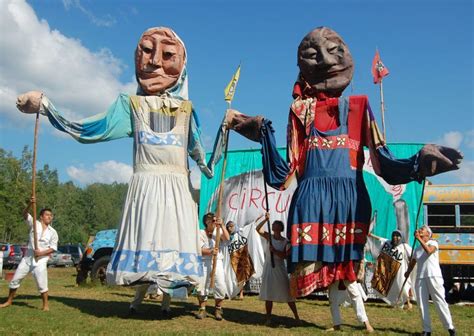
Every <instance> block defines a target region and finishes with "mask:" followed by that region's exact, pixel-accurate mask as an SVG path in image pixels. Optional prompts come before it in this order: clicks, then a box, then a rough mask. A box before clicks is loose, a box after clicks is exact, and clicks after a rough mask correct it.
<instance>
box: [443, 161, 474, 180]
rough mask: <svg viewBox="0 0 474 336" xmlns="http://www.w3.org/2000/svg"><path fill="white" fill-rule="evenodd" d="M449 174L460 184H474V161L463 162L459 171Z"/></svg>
mask: <svg viewBox="0 0 474 336" xmlns="http://www.w3.org/2000/svg"><path fill="white" fill-rule="evenodd" d="M447 174H452V175H453V176H454V177H455V178H456V179H457V180H458V181H457V182H458V183H466V184H474V161H467V160H463V162H462V163H461V166H460V168H459V170H455V171H453V172H449V173H447Z"/></svg>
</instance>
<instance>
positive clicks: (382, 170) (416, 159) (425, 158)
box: [363, 100, 463, 185]
mask: <svg viewBox="0 0 474 336" xmlns="http://www.w3.org/2000/svg"><path fill="white" fill-rule="evenodd" d="M366 104H367V105H366V113H365V120H364V121H363V126H364V127H365V129H364V130H363V131H364V133H365V145H367V146H368V147H369V152H370V158H371V161H372V165H373V167H374V171H375V173H376V174H377V175H379V176H381V177H382V178H383V179H384V180H385V181H386V182H387V183H389V184H392V185H395V184H405V183H408V182H411V181H418V182H421V181H422V180H423V179H424V178H425V177H428V176H433V175H437V174H441V173H444V172H447V171H450V170H455V169H459V165H460V163H461V160H462V158H463V156H462V154H461V152H459V151H458V150H456V149H453V148H449V147H443V146H438V145H433V144H428V145H425V146H423V148H422V149H421V150H420V151H419V152H418V153H416V154H415V155H413V156H412V157H410V158H407V159H397V158H396V157H395V156H394V155H393V154H392V152H391V151H390V150H389V149H388V147H387V146H386V143H385V140H384V138H383V136H382V135H381V133H380V131H379V129H378V127H377V124H376V122H375V118H374V115H373V113H372V110H371V108H370V105H369V102H368V100H367V101H366Z"/></svg>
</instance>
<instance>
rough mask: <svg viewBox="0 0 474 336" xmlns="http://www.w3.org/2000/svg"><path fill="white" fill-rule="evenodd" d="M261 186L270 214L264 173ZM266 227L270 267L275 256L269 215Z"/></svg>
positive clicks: (273, 266)
mask: <svg viewBox="0 0 474 336" xmlns="http://www.w3.org/2000/svg"><path fill="white" fill-rule="evenodd" d="M262 173H263V172H262ZM263 187H264V190H265V204H266V206H267V209H266V211H267V212H268V214H270V206H269V204H268V190H267V181H266V179H265V174H263ZM267 229H268V236H269V237H268V245H270V261H271V264H272V268H275V258H274V257H273V252H272V247H273V244H272V226H271V224H270V215H269V217H268V219H267Z"/></svg>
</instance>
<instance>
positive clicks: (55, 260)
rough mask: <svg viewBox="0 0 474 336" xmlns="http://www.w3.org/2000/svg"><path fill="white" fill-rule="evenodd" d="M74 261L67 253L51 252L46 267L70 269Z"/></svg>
mask: <svg viewBox="0 0 474 336" xmlns="http://www.w3.org/2000/svg"><path fill="white" fill-rule="evenodd" d="M71 266H74V261H73V260H72V256H71V255H70V254H69V253H61V252H53V253H52V254H51V256H50V257H49V259H48V267H71Z"/></svg>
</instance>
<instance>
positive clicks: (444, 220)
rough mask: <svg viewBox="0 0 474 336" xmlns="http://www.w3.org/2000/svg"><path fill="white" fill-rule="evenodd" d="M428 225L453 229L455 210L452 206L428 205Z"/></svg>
mask: <svg viewBox="0 0 474 336" xmlns="http://www.w3.org/2000/svg"><path fill="white" fill-rule="evenodd" d="M428 225H429V226H431V227H455V226H456V208H455V206H454V204H429V205H428Z"/></svg>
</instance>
